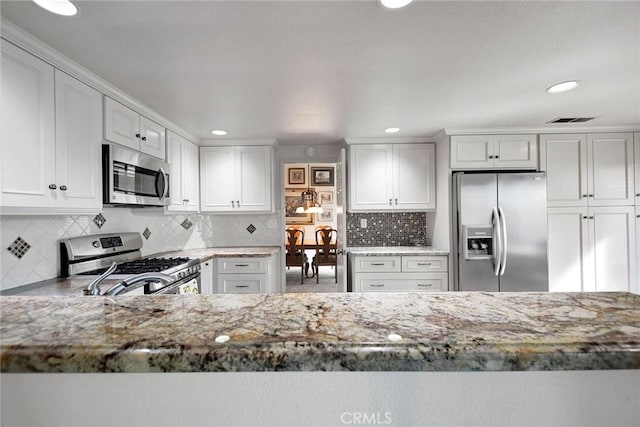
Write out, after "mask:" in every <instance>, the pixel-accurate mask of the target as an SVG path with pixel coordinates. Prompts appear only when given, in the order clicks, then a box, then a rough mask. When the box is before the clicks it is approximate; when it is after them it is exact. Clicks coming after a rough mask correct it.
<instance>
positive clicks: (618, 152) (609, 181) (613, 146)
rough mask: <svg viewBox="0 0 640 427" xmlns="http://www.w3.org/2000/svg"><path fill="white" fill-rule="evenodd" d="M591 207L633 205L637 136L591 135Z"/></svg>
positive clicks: (589, 156)
mask: <svg viewBox="0 0 640 427" xmlns="http://www.w3.org/2000/svg"><path fill="white" fill-rule="evenodd" d="M587 144H588V151H587V161H588V168H589V178H588V185H589V205H590V206H621V205H628V206H630V205H633V204H634V202H635V194H634V193H633V187H634V183H633V180H634V178H633V175H634V174H633V135H632V134H631V133H613V134H590V135H587Z"/></svg>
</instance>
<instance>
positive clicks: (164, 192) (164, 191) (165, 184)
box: [158, 168, 169, 200]
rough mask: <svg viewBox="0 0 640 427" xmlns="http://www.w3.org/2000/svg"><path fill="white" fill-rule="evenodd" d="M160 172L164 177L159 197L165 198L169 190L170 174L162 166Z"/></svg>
mask: <svg viewBox="0 0 640 427" xmlns="http://www.w3.org/2000/svg"><path fill="white" fill-rule="evenodd" d="M158 172H159V173H160V175H159V176H161V177H162V193H161V194H159V195H158V197H160V200H164V199H165V198H166V197H167V193H168V192H169V176H168V175H167V174H166V173H165V171H164V169H162V168H160V169H158Z"/></svg>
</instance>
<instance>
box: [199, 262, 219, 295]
mask: <svg viewBox="0 0 640 427" xmlns="http://www.w3.org/2000/svg"><path fill="white" fill-rule="evenodd" d="M213 262H214V261H213V259H210V260H208V261H205V262H203V263H201V264H200V267H201V270H200V293H201V294H205V295H210V294H213V293H215V291H214V289H213V286H214V285H213V283H214V280H213Z"/></svg>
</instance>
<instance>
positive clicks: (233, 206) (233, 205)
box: [231, 200, 236, 208]
mask: <svg viewBox="0 0 640 427" xmlns="http://www.w3.org/2000/svg"><path fill="white" fill-rule="evenodd" d="M231 207H232V208H235V207H236V205H235V203H234V201H233V200H232V201H231Z"/></svg>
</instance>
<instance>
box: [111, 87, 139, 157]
mask: <svg viewBox="0 0 640 427" xmlns="http://www.w3.org/2000/svg"><path fill="white" fill-rule="evenodd" d="M104 139H106V140H108V141H111V142H115V143H116V144H120V145H124V146H125V147H129V148H131V149H133V150H139V149H140V115H139V114H138V113H136V112H135V111H133V110H132V109H130V108H127V107H125V106H124V105H122V104H120V103H119V102H116V101H114V100H113V99H111V98H109V97H106V96H105V97H104Z"/></svg>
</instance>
